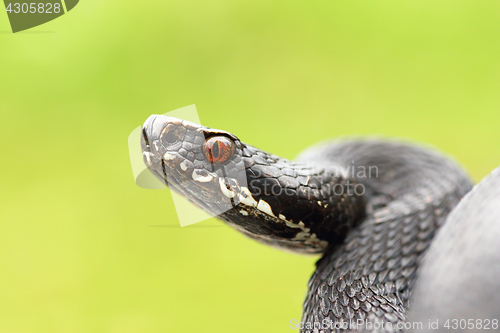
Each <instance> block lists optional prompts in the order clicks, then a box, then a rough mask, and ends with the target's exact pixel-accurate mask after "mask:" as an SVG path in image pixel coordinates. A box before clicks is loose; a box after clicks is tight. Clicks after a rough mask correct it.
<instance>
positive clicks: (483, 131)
mask: <svg viewBox="0 0 500 333" xmlns="http://www.w3.org/2000/svg"><path fill="white" fill-rule="evenodd" d="M2 8H3V7H2ZM499 22H500V2H498V1H497V0H491V1H487V0H469V1H462V0H444V1H438V2H436V1H430V0H423V1H414V0H383V1H382V0H380V1H364V0H363V1H361V0H349V1H334V0H325V1H323V0H322V1H285V0H272V1H269V0H265V1H264V0H254V1H241V0H212V1H189V0H188V1H187V0H182V1H181V0H175V1H174V0H166V1H165V0H163V1H160V0H155V1H148V2H137V1H134V2H133V1H118V0H103V1H81V2H80V4H79V5H78V6H77V7H76V8H75V9H74V10H73V11H71V12H70V13H69V14H67V15H64V16H63V17H61V18H59V19H57V20H55V21H52V22H49V23H47V24H45V25H42V26H40V27H37V28H35V29H32V30H29V31H26V32H23V33H18V34H15V35H14V34H12V33H11V32H10V26H9V23H8V19H7V14H6V13H5V12H3V14H2V13H0V78H1V80H0V97H1V117H0V121H1V125H2V127H1V131H0V142H1V152H2V154H1V161H2V162H1V164H0V171H1V175H2V176H1V177H0V200H1V201H0V202H1V207H0V221H1V223H0V333H4V332H5V333H6V332H9V333H38V332H51V333H59V332H64V333H67V332H75V333H78V332H82V333H83V332H85V333H88V332H96V333H99V332H112V333H115V332H116V333H126V332H148V333H154V332H176V333H177V332H179V333H184V332H288V331H291V329H290V324H289V323H290V320H291V319H300V314H301V307H302V301H303V298H304V295H305V291H306V285H307V281H308V278H309V276H310V275H311V273H312V272H313V270H314V262H315V261H316V260H317V257H304V256H300V255H294V254H290V253H285V252H280V251H278V250H275V249H272V248H268V247H265V246H263V245H260V244H257V243H255V242H254V241H251V240H248V239H247V238H245V237H244V236H242V235H240V234H238V233H237V232H236V231H233V230H232V229H229V228H228V227H225V226H223V227H210V226H213V225H221V224H222V223H220V222H218V221H216V220H215V219H212V220H209V221H207V222H203V223H201V224H199V225H197V226H205V227H187V228H175V227H155V226H157V225H162V224H164V225H170V226H175V225H177V223H178V222H177V217H176V214H175V211H174V207H173V204H172V202H171V200H170V194H169V193H168V192H167V191H161V190H145V189H141V188H139V187H137V186H136V185H135V183H134V179H133V176H132V171H131V168H130V161H129V156H128V147H127V137H128V135H129V133H130V132H131V131H132V130H133V129H134V128H135V127H137V126H139V125H141V124H142V122H143V121H144V120H145V119H146V118H147V117H148V116H149V115H150V114H152V113H164V112H167V111H170V110H173V109H177V108H179V107H182V106H185V105H190V104H196V106H197V109H198V112H199V115H200V118H201V121H202V122H203V124H205V125H207V126H210V127H216V128H221V129H225V130H228V131H231V132H233V133H235V134H236V135H238V136H239V137H240V138H241V139H242V140H243V141H245V142H248V143H250V144H252V145H254V146H257V147H259V148H261V149H264V150H267V151H271V152H273V153H275V154H279V155H281V156H284V157H287V158H293V157H294V156H295V155H296V154H297V153H298V152H299V151H301V150H302V149H303V148H305V147H307V146H309V145H311V144H313V143H315V142H317V141H319V140H323V139H326V138H330V137H338V136H343V135H353V134H357V135H364V134H383V135H388V136H397V137H405V138H410V139H412V140H416V141H420V142H425V143H429V144H432V145H434V146H437V147H438V148H439V149H441V150H444V151H445V152H447V153H449V154H451V155H453V156H455V157H456V158H457V159H458V160H459V161H460V162H461V163H462V164H463V165H464V166H465V167H466V168H467V169H468V170H469V171H470V173H471V175H472V176H473V177H474V179H475V180H476V181H478V180H480V179H481V178H482V177H484V176H485V175H486V174H488V173H489V172H490V171H491V170H492V169H494V168H495V167H496V166H498V165H500V130H499V125H500V112H499V110H500V93H499V92H500V91H499V89H500V24H499Z"/></svg>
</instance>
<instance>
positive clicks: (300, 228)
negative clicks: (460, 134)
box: [141, 115, 472, 332]
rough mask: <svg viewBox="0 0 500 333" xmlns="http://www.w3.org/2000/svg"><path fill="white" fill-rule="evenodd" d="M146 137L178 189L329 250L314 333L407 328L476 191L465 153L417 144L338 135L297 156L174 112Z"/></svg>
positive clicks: (275, 235) (263, 230) (253, 233)
mask: <svg viewBox="0 0 500 333" xmlns="http://www.w3.org/2000/svg"><path fill="white" fill-rule="evenodd" d="M142 133H143V135H142V140H141V144H142V150H143V157H144V161H145V163H146V165H147V167H148V168H149V169H150V171H151V172H153V173H154V174H155V175H156V176H157V177H158V178H159V179H160V180H162V181H164V183H165V184H167V185H168V186H169V187H170V188H171V189H172V190H174V191H177V192H178V193H180V194H181V195H183V196H185V197H186V198H187V199H188V200H190V201H191V202H193V203H194V204H195V205H197V206H199V207H201V208H202V209H204V210H205V211H207V212H209V213H210V214H212V215H213V216H217V217H218V218H219V219H221V220H223V221H224V222H226V223H227V224H228V225H230V226H231V227H234V228H235V229H237V230H239V231H240V232H242V233H243V234H244V235H246V236H248V237H251V238H253V239H255V240H257V241H259V242H262V243H264V244H267V245H270V246H273V247H278V248H284V249H287V250H291V251H296V252H302V253H323V256H322V258H321V259H320V260H319V261H318V263H317V269H316V271H315V272H314V274H313V276H312V277H311V279H310V281H309V285H308V293H307V298H306V300H305V302H304V309H303V318H302V321H301V324H302V325H301V330H302V331H303V332H337V331H343V332H344V331H352V332H364V331H367V332H368V331H370V332H399V331H404V330H405V327H404V323H405V322H406V321H407V320H408V307H409V300H410V296H411V292H412V286H413V285H414V282H415V279H416V277H417V268H418V267H419V264H420V262H421V261H422V258H423V254H424V253H425V252H426V249H427V248H428V247H429V245H430V244H431V240H432V239H433V237H434V235H435V233H436V231H437V230H438V229H439V227H440V226H442V225H443V224H444V222H445V220H446V218H447V216H448V215H449V213H450V211H451V210H452V209H453V208H454V207H455V206H456V205H457V204H458V203H459V201H460V200H461V198H462V197H463V196H464V195H465V194H466V193H467V192H469V191H470V189H471V188H472V182H471V180H470V178H469V177H468V175H467V173H466V172H465V171H464V170H463V169H462V168H461V167H460V166H459V165H458V164H457V163H456V162H455V161H454V160H452V159H450V158H449V157H447V156H445V155H443V154H442V153H439V152H436V151H435V150H434V149H431V148H430V147H423V146H421V145H415V144H413V143H407V142H401V141H395V140H388V139H379V138H368V139H342V140H334V141H328V142H324V143H320V144H317V145H315V146H313V147H311V148H309V149H307V150H306V151H304V152H303V153H301V154H300V155H299V157H298V158H297V159H296V160H295V161H289V160H287V159H284V158H281V157H278V156H276V155H273V154H269V153H266V152H264V151H262V150H259V149H257V148H255V147H252V146H250V145H248V144H246V143H244V142H242V141H240V140H239V139H238V138H237V137H236V136H235V135H233V134H231V133H229V132H226V131H222V130H216V129H212V128H208V127H204V126H201V125H198V124H194V123H191V122H188V121H184V120H180V119H176V118H171V117H166V116H163V115H153V116H151V117H149V118H148V120H146V122H145V123H144V126H143V131H142ZM353 323H355V325H353Z"/></svg>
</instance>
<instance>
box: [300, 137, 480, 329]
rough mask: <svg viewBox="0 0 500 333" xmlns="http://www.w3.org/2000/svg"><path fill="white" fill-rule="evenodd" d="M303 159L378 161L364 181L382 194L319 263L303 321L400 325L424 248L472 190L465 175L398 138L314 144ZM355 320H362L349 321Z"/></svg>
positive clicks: (450, 163) (385, 326)
mask: <svg viewBox="0 0 500 333" xmlns="http://www.w3.org/2000/svg"><path fill="white" fill-rule="evenodd" d="M301 158H306V159H315V160H317V161H318V162H319V163H321V162H325V161H330V163H336V164H337V163H338V164H348V163H351V161H352V160H353V159H354V160H355V164H356V165H378V166H379V177H378V178H377V179H367V180H365V181H366V183H367V186H370V187H371V188H372V189H373V190H374V191H375V192H378V193H380V194H381V195H382V198H386V199H385V200H387V204H386V206H385V207H381V208H375V209H373V210H372V211H371V212H370V213H369V215H368V216H367V218H366V219H365V220H364V221H363V222H362V223H361V224H360V225H359V226H358V227H357V228H355V229H353V230H352V231H351V232H350V233H349V235H348V237H347V238H346V239H345V241H344V242H343V243H342V244H340V245H337V246H332V247H331V248H330V249H329V250H328V251H327V252H326V253H325V255H324V256H323V258H322V259H321V260H320V261H319V262H318V263H317V270H316V272H315V273H314V274H313V276H312V278H311V280H310V281H309V291H308V296H307V299H306V301H305V302H304V315H303V321H304V322H309V323H312V324H313V325H314V323H327V324H328V326H329V327H332V326H333V329H331V330H330V329H328V330H325V332H335V331H342V332H345V331H353V332H363V331H381V332H386V331H389V332H390V331H396V332H399V331H402V330H401V329H400V328H401V327H402V324H403V323H404V321H405V320H406V315H407V309H408V300H409V297H410V294H411V289H412V285H413V283H414V280H415V277H416V269H417V267H418V265H419V263H420V260H421V259H422V254H423V253H424V251H425V250H426V248H427V247H428V245H429V244H430V242H431V240H432V238H433V236H434V234H435V232H436V230H437V229H438V228H439V227H440V226H441V225H442V224H443V223H444V221H445V219H446V217H447V215H448V213H449V212H450V211H451V209H452V208H453V207H454V206H455V205H456V204H457V203H458V202H459V200H460V199H461V198H462V197H463V196H464V194H465V193H467V192H468V191H469V190H470V188H471V182H470V180H469V178H468V177H467V175H466V174H465V173H464V172H463V171H462V169H461V168H460V167H459V166H457V164H455V163H454V162H453V161H450V160H449V159H447V158H445V157H443V156H442V155H440V154H437V153H435V152H433V151H431V150H428V149H422V148H419V147H415V146H411V145H406V144H401V143H396V142H383V141H365V142H356V141H345V142H338V143H336V144H333V145H332V144H329V145H325V146H323V147H319V148H313V149H312V150H310V151H308V152H306V153H305V154H303V155H302V157H301ZM360 181H362V180H360ZM376 198H377V195H375V196H372V201H373V202H377V199H376ZM380 201H381V202H383V201H384V199H382V200H380ZM325 319H326V321H325ZM358 320H360V321H359V323H363V324H364V325H356V324H353V323H358ZM367 321H369V322H371V323H372V324H373V326H370V327H369V326H368V325H366V322H367ZM388 323H389V324H388ZM425 324H427V323H425ZM345 325H347V326H345ZM377 326H378V327H379V328H380V329H379V330H377V329H375V327H377ZM339 327H343V328H346V327H347V330H339V329H338V328H339ZM304 331H305V332H309V330H304ZM311 332H312V331H311Z"/></svg>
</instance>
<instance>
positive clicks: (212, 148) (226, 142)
mask: <svg viewBox="0 0 500 333" xmlns="http://www.w3.org/2000/svg"><path fill="white" fill-rule="evenodd" d="M234 149H235V145H234V142H233V141H232V140H231V139H229V138H228V137H225V136H214V137H211V138H209V139H208V140H207V141H205V143H204V144H203V155H204V156H205V158H206V159H207V160H209V161H210V162H211V163H215V164H223V163H226V162H227V161H229V160H230V159H231V157H233V155H234Z"/></svg>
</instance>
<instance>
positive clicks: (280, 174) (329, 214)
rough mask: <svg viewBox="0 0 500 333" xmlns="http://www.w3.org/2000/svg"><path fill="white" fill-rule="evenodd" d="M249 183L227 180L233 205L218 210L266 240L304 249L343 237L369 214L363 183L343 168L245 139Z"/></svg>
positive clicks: (315, 250)
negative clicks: (297, 158)
mask: <svg viewBox="0 0 500 333" xmlns="http://www.w3.org/2000/svg"><path fill="white" fill-rule="evenodd" d="M242 158H243V161H244V164H245V178H246V182H247V184H245V185H246V186H245V185H244V186H241V183H240V184H239V186H234V185H233V186H232V185H231V184H230V183H229V182H228V181H226V180H224V181H222V183H221V184H222V185H221V187H225V188H226V189H227V190H228V192H227V195H228V197H231V198H236V199H237V200H235V201H234V202H233V204H234V207H233V208H232V209H230V210H228V211H226V212H224V213H222V214H220V215H219V217H220V218H222V219H223V220H224V221H226V222H227V223H228V224H229V225H231V226H232V227H234V228H236V229H237V230H239V231H241V232H242V233H244V234H245V235H247V236H249V237H251V238H253V239H256V240H258V241H260V242H262V243H265V244H267V245H271V246H274V247H280V248H284V249H287V250H293V251H298V252H303V253H318V252H323V251H324V250H325V249H326V248H327V247H328V246H329V245H331V244H338V243H340V242H341V241H342V240H343V238H344V237H345V235H346V234H347V232H348V231H349V230H350V229H351V228H352V227H354V226H355V225H357V224H358V223H359V222H360V221H361V220H362V219H363V217H364V216H365V214H366V200H365V187H364V185H362V184H360V183H359V182H356V181H355V180H354V179H352V178H351V177H349V174H345V173H343V172H342V170H340V169H337V168H333V167H321V166H317V165H314V164H309V163H307V162H302V163H296V162H292V161H289V160H286V159H283V158H280V157H278V156H276V155H272V154H269V153H266V152H264V151H262V150H259V149H257V148H255V147H252V146H250V145H247V144H243V149H242Z"/></svg>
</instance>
